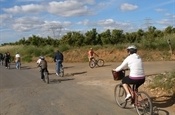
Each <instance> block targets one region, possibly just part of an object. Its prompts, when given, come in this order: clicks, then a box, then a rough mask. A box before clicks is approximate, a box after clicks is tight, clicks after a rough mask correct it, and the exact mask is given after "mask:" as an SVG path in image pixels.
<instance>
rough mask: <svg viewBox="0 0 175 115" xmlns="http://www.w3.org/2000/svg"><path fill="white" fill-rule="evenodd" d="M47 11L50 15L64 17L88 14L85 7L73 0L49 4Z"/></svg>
mask: <svg viewBox="0 0 175 115" xmlns="http://www.w3.org/2000/svg"><path fill="white" fill-rule="evenodd" d="M48 10H49V12H50V13H53V14H56V15H60V16H64V17H70V16H82V15H86V14H88V13H89V11H88V7H87V6H85V5H84V4H83V3H82V2H78V1H74V0H70V1H60V2H55V1H53V2H50V3H49V9H48Z"/></svg>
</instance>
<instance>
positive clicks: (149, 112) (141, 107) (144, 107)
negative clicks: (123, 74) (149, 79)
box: [135, 91, 153, 115]
mask: <svg viewBox="0 0 175 115" xmlns="http://www.w3.org/2000/svg"><path fill="white" fill-rule="evenodd" d="M136 104H137V105H135V108H136V111H137V113H138V115H153V105H152V101H151V99H150V97H149V95H148V94H147V93H146V92H144V91H140V92H138V96H137V103H136Z"/></svg>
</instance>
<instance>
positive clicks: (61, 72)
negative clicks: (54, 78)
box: [60, 67, 64, 77]
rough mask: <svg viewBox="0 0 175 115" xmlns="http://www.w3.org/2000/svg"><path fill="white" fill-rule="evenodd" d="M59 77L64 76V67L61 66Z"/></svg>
mask: <svg viewBox="0 0 175 115" xmlns="http://www.w3.org/2000/svg"><path fill="white" fill-rule="evenodd" d="M60 77H64V68H63V67H61V68H60Z"/></svg>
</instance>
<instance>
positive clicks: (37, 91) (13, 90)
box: [0, 61, 175, 115]
mask: <svg viewBox="0 0 175 115" xmlns="http://www.w3.org/2000/svg"><path fill="white" fill-rule="evenodd" d="M118 64H119V63H106V64H105V66H104V67H100V68H94V69H90V68H89V67H88V63H65V64H64V67H65V74H66V76H65V77H63V78H61V77H57V76H56V75H55V71H54V64H53V63H49V72H50V73H51V75H50V80H51V82H50V84H45V83H44V82H43V81H41V80H40V74H39V69H38V68H36V67H35V64H25V65H22V68H21V70H16V69H15V67H14V65H12V66H11V67H12V68H11V69H10V70H8V69H5V68H4V67H2V66H0V115H118V114H122V115H128V114H130V115H136V111H135V110H134V109H133V108H132V107H130V106H129V105H128V107H129V108H128V109H121V108H119V107H118V106H117V105H116V103H115V101H114V96H113V90H114V87H115V85H116V84H117V83H118V82H119V81H114V80H113V78H112V75H111V69H113V68H115V67H116V66H117V65H118ZM144 66H145V72H146V74H156V73H162V72H164V71H171V70H172V69H174V68H175V61H171V62H145V63H144ZM161 110H162V111H161V112H160V113H159V115H175V114H174V113H173V111H170V110H168V109H167V107H166V108H164V107H162V108H161Z"/></svg>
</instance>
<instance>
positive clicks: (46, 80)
mask: <svg viewBox="0 0 175 115" xmlns="http://www.w3.org/2000/svg"><path fill="white" fill-rule="evenodd" d="M44 79H45V82H46V83H47V84H49V75H48V72H47V71H46V70H44Z"/></svg>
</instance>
